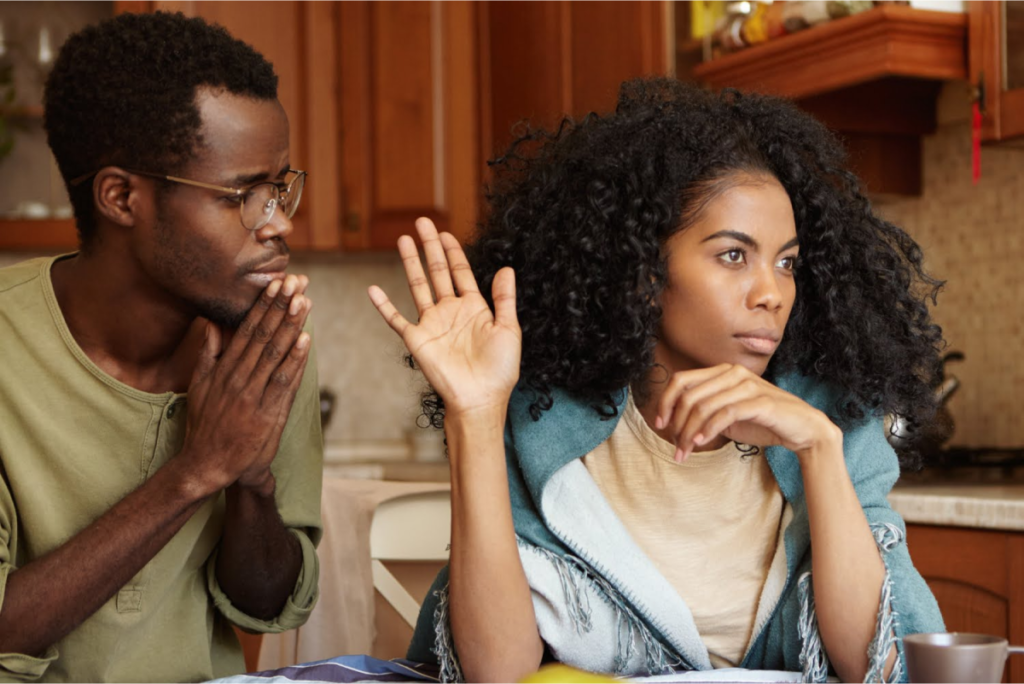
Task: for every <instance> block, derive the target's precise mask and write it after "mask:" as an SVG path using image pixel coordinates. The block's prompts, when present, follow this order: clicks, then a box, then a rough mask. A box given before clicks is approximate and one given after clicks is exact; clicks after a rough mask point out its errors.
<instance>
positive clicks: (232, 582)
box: [217, 485, 302, 620]
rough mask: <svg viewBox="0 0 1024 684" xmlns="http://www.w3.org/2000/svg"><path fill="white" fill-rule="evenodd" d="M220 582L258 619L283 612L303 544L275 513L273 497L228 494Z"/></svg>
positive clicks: (219, 558) (234, 600) (245, 492)
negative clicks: (301, 544)
mask: <svg viewBox="0 0 1024 684" xmlns="http://www.w3.org/2000/svg"><path fill="white" fill-rule="evenodd" d="M226 498H227V508H226V510H225V514H224V533H223V535H222V536H221V542H220V552H219V553H218V555H217V582H219V583H220V586H221V588H222V589H223V590H224V593H225V594H227V595H228V597H229V598H230V599H231V602H232V603H233V604H234V605H235V607H237V608H238V609H239V610H241V611H243V612H244V613H247V614H248V615H251V616H252V617H254V618H258V619H260V620H272V619H273V618H275V617H277V616H278V615H280V614H281V611H282V610H283V609H284V605H285V602H286V601H287V600H288V597H289V596H290V595H291V593H292V591H293V589H294V588H295V581H296V580H297V579H298V577H299V570H301V568H302V549H301V547H300V546H299V540H298V539H297V538H296V537H295V535H294V534H292V533H291V532H289V531H288V529H287V528H286V527H285V526H284V523H283V522H282V521H281V516H280V515H279V514H278V512H277V505H276V504H275V501H274V495H273V494H271V495H270V496H263V495H262V494H260V493H258V492H254V491H252V490H248V489H243V488H241V487H239V486H238V485H232V486H231V487H228V490H227V497H226Z"/></svg>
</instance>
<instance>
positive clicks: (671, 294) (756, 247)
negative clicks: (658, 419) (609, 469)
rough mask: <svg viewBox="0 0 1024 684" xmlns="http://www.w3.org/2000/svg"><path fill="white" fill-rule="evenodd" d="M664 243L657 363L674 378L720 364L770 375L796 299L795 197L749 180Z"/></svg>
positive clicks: (763, 180) (772, 184)
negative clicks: (665, 264) (664, 281)
mask: <svg viewBox="0 0 1024 684" xmlns="http://www.w3.org/2000/svg"><path fill="white" fill-rule="evenodd" d="M724 182H725V183H726V184H727V185H728V188H727V189H726V190H724V191H723V192H721V193H719V194H718V196H717V197H715V198H713V199H712V200H711V201H709V202H708V204H707V205H706V206H705V207H704V210H703V212H702V213H701V215H700V216H699V217H698V219H697V220H696V222H694V223H693V224H692V225H691V226H690V227H689V228H687V229H685V230H683V231H681V232H679V233H676V234H675V235H673V236H672V237H671V238H669V240H668V242H667V243H666V245H665V249H666V251H667V259H668V282H667V284H666V287H665V289H664V291H663V292H662V295H661V308H662V319H661V329H660V334H659V338H658V341H657V343H656V346H655V352H654V355H655V360H656V362H657V363H659V364H661V365H664V366H665V367H666V368H668V370H669V371H670V372H673V373H674V372H678V371H685V370H693V369H695V368H706V367H709V366H715V365H717V364H720V363H733V364H740V365H742V366H745V367H746V368H747V369H749V370H750V371H751V372H754V373H757V374H758V375H763V374H764V371H765V369H766V368H767V367H768V361H769V360H771V357H772V354H774V353H775V350H776V349H777V348H778V346H779V343H780V342H781V341H782V334H783V331H784V330H785V329H786V322H787V321H788V320H789V313H790V311H792V309H793V301H794V300H795V299H796V283H795V281H794V279H793V266H794V263H795V261H796V256H797V252H798V248H797V239H796V222H795V221H794V219H793V207H792V205H791V204H790V201H789V195H787V194H786V191H785V190H784V189H783V188H782V186H781V185H780V184H779V182H778V181H777V180H775V179H774V178H771V177H768V176H751V175H749V174H742V175H739V176H736V177H733V178H729V179H725V181H724Z"/></svg>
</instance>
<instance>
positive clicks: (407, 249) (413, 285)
mask: <svg viewBox="0 0 1024 684" xmlns="http://www.w3.org/2000/svg"><path fill="white" fill-rule="evenodd" d="M398 254H399V255H400V256H401V257H402V266H403V267H404V268H405V278H406V280H408V281H409V292H411V293H412V301H413V302H414V303H415V304H416V311H418V312H419V314H420V315H421V316H422V315H423V312H424V311H426V310H427V309H429V308H430V307H432V306H433V305H434V295H433V293H432V292H431V291H430V281H428V280H427V276H426V274H425V273H424V272H423V263H422V262H421V261H420V253H419V250H418V249H416V241H415V240H413V239H412V238H411V237H409V236H408V235H403V236H402V237H400V238H398Z"/></svg>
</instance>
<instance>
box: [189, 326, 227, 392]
mask: <svg viewBox="0 0 1024 684" xmlns="http://www.w3.org/2000/svg"><path fill="white" fill-rule="evenodd" d="M220 346H221V339H220V328H219V327H217V326H216V325H215V324H213V323H210V322H209V321H207V323H206V336H205V339H204V340H203V346H202V347H201V348H200V349H199V358H198V360H197V361H196V367H195V369H194V370H193V371H192V380H191V381H190V382H189V384H188V394H189V400H190V401H191V402H194V403H195V404H196V405H197V406H201V405H202V403H203V400H204V399H205V398H206V392H207V390H208V389H209V386H210V383H209V380H210V376H211V375H212V374H213V369H214V368H216V367H217V357H219V356H220V350H221V349H220Z"/></svg>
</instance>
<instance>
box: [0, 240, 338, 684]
mask: <svg viewBox="0 0 1024 684" xmlns="http://www.w3.org/2000/svg"><path fill="white" fill-rule="evenodd" d="M58 258H60V257H58ZM54 261H56V259H54V258H43V259H34V260H31V261H26V262H23V263H21V264H17V265H14V266H10V267H8V268H4V269H0V612H2V611H3V597H4V590H5V588H6V585H7V577H8V575H9V574H10V573H11V572H13V571H15V570H16V569H17V568H18V567H20V566H23V565H25V564H27V563H30V562H31V561H33V560H34V559H36V558H39V557H40V556H42V555H44V554H46V553H47V552H49V551H51V550H53V549H55V548H57V547H59V546H61V545H62V544H64V543H65V542H67V541H68V540H69V539H70V538H71V537H72V536H74V535H75V534H77V533H78V532H80V531H81V530H82V529H83V528H85V527H87V526H88V525H89V524H90V523H92V522H93V521H94V520H96V519H97V518H99V517H100V516H101V515H103V513H104V512H106V511H107V510H109V509H110V508H111V507H112V506H113V505H114V504H116V503H117V502H118V501H120V500H121V499H123V498H124V497H125V496H126V495H127V494H129V493H130V492H132V491H133V490H135V489H137V488H138V487H139V486H140V485H142V483H143V482H145V480H146V479H147V478H149V477H151V476H152V475H153V474H154V473H155V472H156V471H157V470H158V469H159V468H160V467H161V466H163V465H164V464H165V463H167V462H168V461H169V460H170V459H172V458H174V456H175V455H176V454H177V453H178V452H179V450H180V449H181V446H182V443H183V440H184V436H185V418H186V414H187V411H186V406H185V401H186V396H185V395H183V394H174V393H172V392H167V393H164V394H149V393H146V392H140V391H139V390H136V389H133V388H131V387H128V386H127V385H125V384H123V383H121V382H119V381H117V380H115V379H114V378H112V377H111V376H109V375H107V374H106V373H104V372H103V371H102V370H100V368H99V367H98V366H96V364H94V363H93V362H92V361H91V360H90V359H89V358H88V357H87V356H86V355H85V353H84V352H83V351H82V350H81V348H80V347H79V346H78V344H77V343H76V342H75V340H74V338H73V337H72V336H71V333H70V331H69V330H68V327H67V325H66V323H65V321H64V317H63V315H62V314H61V311H60V308H59V307H58V305H57V298H56V296H55V294H54V290H53V284H52V281H51V278H50V267H51V265H52V264H53V263H54ZM138 323H139V325H145V324H146V322H145V321H139V322H138ZM319 416H320V412H319V399H318V395H317V381H316V363H315V359H314V358H311V359H310V362H309V363H308V365H307V370H306V373H305V377H304V378H303V380H302V385H301V388H300V390H299V394H298V396H297V397H296V399H295V404H294V406H293V408H292V412H291V416H290V418H289V420H288V424H287V426H286V428H285V431H284V435H283V437H282V439H281V447H280V450H279V451H278V453H277V456H276V458H275V459H274V463H273V466H272V468H271V469H272V471H273V473H274V476H275V477H276V479H277V492H276V500H277V507H278V511H279V512H280V514H281V518H282V520H283V521H284V524H285V526H286V527H288V529H289V530H290V531H291V532H292V533H294V534H295V536H296V537H297V538H298V540H299V542H300V546H301V548H302V569H301V571H300V573H299V578H298V580H297V582H296V584H295V589H294V591H293V592H292V594H291V596H290V598H289V599H288V602H287V604H286V605H285V607H284V609H283V610H282V612H281V614H280V615H279V616H278V617H277V618H275V619H273V620H271V621H263V620H257V619H255V618H253V617H251V616H249V615H246V614H245V613H242V612H241V611H240V610H238V609H237V608H236V607H234V606H232V605H231V601H230V599H229V598H228V597H227V595H226V594H225V593H224V592H223V591H222V590H221V588H220V587H219V586H218V583H217V578H216V573H215V570H214V569H215V567H216V565H215V563H216V554H217V549H218V546H219V542H220V538H221V532H222V528H223V518H224V494H223V492H222V493H221V494H220V496H218V497H214V498H212V499H211V500H209V501H207V502H206V503H205V504H203V506H202V507H201V508H200V509H199V510H198V511H197V512H196V514H195V515H193V516H192V518H191V519H190V520H189V521H188V522H187V523H186V524H185V526H184V527H183V528H182V529H181V530H180V531H179V532H178V533H177V534H176V535H175V536H174V537H173V538H172V539H171V540H170V541H169V542H168V543H167V545H166V546H165V547H164V548H163V549H162V550H161V551H160V552H159V553H158V554H157V555H156V556H155V557H154V558H153V559H152V560H151V561H150V562H149V563H147V564H146V566H145V567H144V568H142V570H141V571H140V572H139V573H138V574H137V575H136V576H135V577H133V578H132V579H131V580H130V581H129V582H128V583H127V584H126V585H125V586H124V587H123V588H122V589H121V590H120V591H118V592H117V593H116V594H115V595H114V596H113V597H111V598H110V600H108V601H107V602H106V603H105V604H103V606H102V607H101V608H100V609H99V610H98V611H97V612H96V613H94V614H93V615H92V616H91V617H89V618H88V619H86V620H85V622H83V623H82V624H81V625H80V626H79V627H78V628H77V629H75V630H74V631H73V632H71V634H69V635H68V636H67V637H65V638H64V639H62V640H60V641H59V642H58V643H56V644H55V645H54V646H53V647H51V648H50V649H49V650H48V652H47V653H45V654H43V655H42V657H31V656H29V655H26V654H18V653H0V681H4V680H6V681H11V680H13V681H54V682H57V681H79V682H81V681H86V682H103V681H134V682H149V681H164V682H167V681H177V682H185V681H200V680H206V679H212V678H215V677H222V676H226V675H230V674H237V673H240V672H242V671H243V670H244V663H243V659H242V651H241V647H240V646H239V644H238V640H237V638H236V637H235V634H234V632H233V630H232V629H231V625H232V624H235V625H238V626H240V627H243V628H245V629H246V630H249V631H254V632H280V631H284V630H287V629H293V628H295V627H298V626H299V625H301V624H302V623H304V622H305V621H306V618H307V617H308V615H309V613H310V611H311V610H312V609H313V604H314V603H315V602H316V598H317V579H318V573H319V565H318V561H317V557H316V549H315V545H316V543H317V542H318V541H319V538H320V533H321V527H320V486H321V478H322V459H323V443H322V438H321V434H320V421H319Z"/></svg>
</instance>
